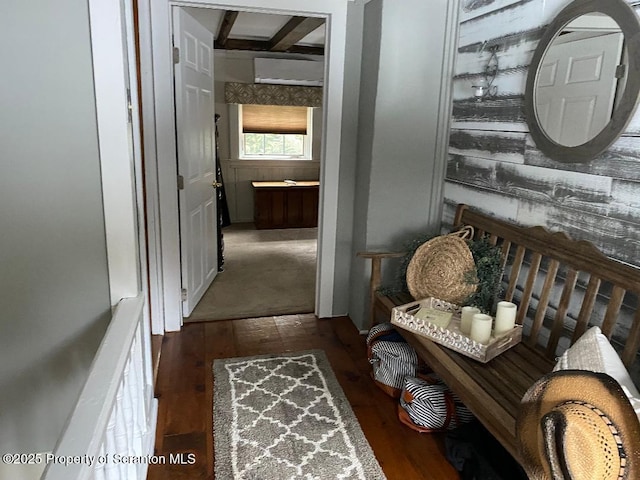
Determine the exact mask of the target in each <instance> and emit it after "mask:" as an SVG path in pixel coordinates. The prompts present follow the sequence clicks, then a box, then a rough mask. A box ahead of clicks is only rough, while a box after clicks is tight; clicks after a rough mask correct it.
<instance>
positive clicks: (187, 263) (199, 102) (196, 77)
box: [173, 7, 218, 317]
mask: <svg viewBox="0 0 640 480" xmlns="http://www.w3.org/2000/svg"><path fill="white" fill-rule="evenodd" d="M173 28H174V35H173V41H174V47H175V48H176V49H177V50H174V63H175V62H176V61H177V63H175V99H176V130H177V143H178V174H179V178H178V183H179V189H180V190H179V202H180V256H181V269H182V272H181V273H182V289H183V291H182V295H183V302H182V314H183V316H185V317H188V316H189V315H190V314H191V312H192V311H193V309H194V308H195V306H196V305H197V303H198V301H199V300H200V299H201V298H202V295H204V293H205V292H206V291H207V288H209V286H210V285H211V282H213V279H214V277H215V275H216V273H217V272H218V256H217V235H216V232H217V230H216V228H217V227H216V223H217V212H216V210H217V209H216V201H215V200H216V195H215V193H216V191H215V182H216V177H215V166H214V165H215V163H214V162H215V145H214V136H213V135H214V133H213V132H214V120H213V117H214V100H213V50H212V49H213V34H212V33H211V32H209V31H208V30H207V29H206V28H204V27H203V26H202V25H201V24H200V23H198V22H197V21H196V20H195V19H194V18H193V17H191V16H190V15H189V14H187V13H186V12H185V11H184V9H182V8H180V7H174V11H173Z"/></svg>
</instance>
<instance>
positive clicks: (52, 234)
mask: <svg viewBox="0 0 640 480" xmlns="http://www.w3.org/2000/svg"><path fill="white" fill-rule="evenodd" d="M0 31H1V32H2V35H3V38H5V39H6V40H7V42H9V43H10V44H11V48H5V49H3V50H2V52H0V60H1V61H2V64H3V65H5V66H11V68H5V69H3V74H2V76H0V86H1V87H2V88H0V105H2V108H1V109H0V150H1V158H2V162H1V164H0V218H1V219H2V227H1V230H2V233H0V265H2V267H1V268H0V305H2V310H1V311H0V451H1V452H21V453H28V452H42V451H50V450H52V449H53V447H54V445H55V442H56V441H57V439H58V436H59V435H60V432H61V430H62V428H63V426H64V424H65V421H66V419H67V416H68V414H69V413H70V411H71V408H72V407H73V405H74V403H75V401H76V398H77V395H78V393H79V391H80V388H81V387H82V385H83V383H84V381H85V379H86V373H87V370H88V367H89V365H90V364H91V361H92V360H93V356H94V354H95V352H96V349H97V347H98V345H99V343H100V340H101V339H102V335H103V333H104V331H105V329H106V326H107V322H108V319H109V318H110V314H111V312H110V293H109V276H108V267H107V252H106V243H105V227H104V214H103V206H102V189H101V182H100V161H99V153H98V136H97V124H96V109H95V96H94V88H93V85H94V84H93V72H92V58H91V42H90V34H89V13H88V6H87V1H86V0H60V1H58V2H55V3H52V2H48V1H43V0H36V1H31V2H23V1H20V0H8V1H4V2H2V6H1V7H0ZM1 476H2V475H1V474H0V477H1Z"/></svg>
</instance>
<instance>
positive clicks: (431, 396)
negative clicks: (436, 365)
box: [398, 375, 474, 432]
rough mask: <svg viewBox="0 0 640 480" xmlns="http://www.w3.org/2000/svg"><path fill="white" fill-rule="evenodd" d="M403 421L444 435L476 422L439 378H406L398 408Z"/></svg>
mask: <svg viewBox="0 0 640 480" xmlns="http://www.w3.org/2000/svg"><path fill="white" fill-rule="evenodd" d="M398 416H399V417H400V421H402V422H403V423H404V424H406V425H408V426H409V427H411V428H413V429H414V430H418V431H419V432H441V431H444V430H451V429H454V428H456V427H458V426H460V425H462V424H464V423H468V422H470V421H471V420H473V418H474V417H473V414H472V413H471V412H470V411H469V409H468V408H467V407H466V406H465V405H464V403H462V401H461V400H460V398H459V397H458V396H457V395H456V394H455V393H453V392H452V391H451V390H450V389H449V387H447V385H446V384H445V383H444V382H443V381H442V380H441V379H440V378H439V377H437V376H436V375H428V376H423V377H420V378H417V377H406V378H405V380H404V386H403V389H402V395H401V396H400V405H399V406H398Z"/></svg>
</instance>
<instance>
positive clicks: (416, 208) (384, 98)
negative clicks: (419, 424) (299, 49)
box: [349, 0, 458, 328]
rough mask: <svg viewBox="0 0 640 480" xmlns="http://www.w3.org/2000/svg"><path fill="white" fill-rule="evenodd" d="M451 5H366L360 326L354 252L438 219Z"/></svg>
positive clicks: (353, 310)
mask: <svg viewBox="0 0 640 480" xmlns="http://www.w3.org/2000/svg"><path fill="white" fill-rule="evenodd" d="M457 5H458V2H450V1H449V2H448V1H445V0H438V1H430V2H423V1H420V0H403V1H392V0H373V1H371V2H369V3H367V5H366V7H365V17H364V41H363V54H362V73H361V75H362V76H361V94H360V95H361V96H360V113H359V129H358V171H357V175H356V176H357V188H356V199H355V203H356V210H355V215H354V228H355V230H354V256H353V258H352V259H350V261H351V264H352V276H351V303H350V309H349V314H350V316H351V318H352V319H353V321H354V323H355V324H356V325H357V326H359V327H361V328H367V325H366V319H367V318H368V317H367V315H368V286H369V283H368V282H369V266H368V264H367V263H365V260H363V259H361V258H356V257H355V252H358V251H363V250H389V249H394V248H395V249H398V250H400V249H401V248H402V246H403V244H404V243H405V242H406V241H407V240H408V239H410V238H412V237H413V236H415V235H416V234H417V233H419V232H425V231H430V230H432V229H434V228H438V227H439V224H440V209H441V205H442V184H443V177H444V167H445V151H444V148H445V147H446V141H447V138H448V136H447V133H448V118H449V115H450V103H449V102H448V100H447V95H446V90H447V87H448V85H450V79H451V72H452V60H453V58H452V56H453V51H454V50H453V48H454V45H453V44H452V43H451V42H452V41H453V39H454V38H455V37H454V35H453V34H454V33H455V27H456V25H455V24H454V23H453V19H454V18H455V17H456V16H457ZM448 23H450V24H452V25H453V27H454V31H453V32H452V31H449V30H448V29H447V24H448ZM390 267H393V266H390ZM387 271H388V272H389V273H390V274H391V273H393V268H388V269H387Z"/></svg>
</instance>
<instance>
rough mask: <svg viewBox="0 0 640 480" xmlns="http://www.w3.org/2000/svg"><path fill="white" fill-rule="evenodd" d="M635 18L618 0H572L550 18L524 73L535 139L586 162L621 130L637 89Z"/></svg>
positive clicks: (548, 150) (551, 151) (639, 51)
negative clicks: (551, 20) (526, 72)
mask: <svg viewBox="0 0 640 480" xmlns="http://www.w3.org/2000/svg"><path fill="white" fill-rule="evenodd" d="M639 42H640V23H639V22H638V18H637V16H636V14H635V12H634V11H633V9H631V7H629V6H628V5H627V4H626V3H624V1H622V0H577V1H575V2H573V3H571V4H570V5H569V6H567V7H566V8H565V9H564V10H562V11H561V12H560V13H559V14H558V16H557V17H556V18H555V20H554V21H553V22H552V23H551V24H550V25H549V27H548V29H547V31H546V33H545V34H544V36H543V38H542V39H541V40H540V43H539V44H538V47H537V49H536V51H535V54H534V57H533V61H532V63H531V66H530V68H529V74H528V76H527V87H526V92H525V108H526V113H527V123H528V124H529V129H530V132H531V136H532V137H533V140H534V141H535V143H536V146H537V147H538V148H539V149H540V150H541V151H542V152H544V153H545V154H546V155H547V156H549V157H550V158H553V159H554V160H558V161H561V162H576V163H577V162H585V161H588V160H591V159H593V158H594V157H595V156H596V155H598V154H600V153H602V152H603V151H604V150H606V149H607V147H609V146H610V145H611V144H612V143H613V142H614V141H615V140H616V139H617V138H618V136H619V135H620V134H621V133H622V132H623V131H624V128H625V127H626V125H627V124H628V122H629V120H630V119H631V117H632V116H633V113H634V112H635V109H636V105H637V101H638V94H639V93H640V44H639Z"/></svg>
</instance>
